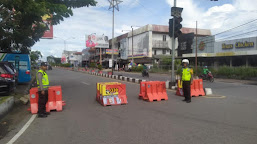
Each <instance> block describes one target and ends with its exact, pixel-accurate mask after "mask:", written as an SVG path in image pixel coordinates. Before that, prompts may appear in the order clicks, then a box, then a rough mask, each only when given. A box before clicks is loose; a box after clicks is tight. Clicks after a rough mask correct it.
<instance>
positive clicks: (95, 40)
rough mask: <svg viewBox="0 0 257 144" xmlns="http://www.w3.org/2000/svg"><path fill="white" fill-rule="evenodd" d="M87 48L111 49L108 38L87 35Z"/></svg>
mask: <svg viewBox="0 0 257 144" xmlns="http://www.w3.org/2000/svg"><path fill="white" fill-rule="evenodd" d="M86 47H87V48H92V47H95V48H109V40H108V36H104V35H102V36H97V35H94V34H91V35H86Z"/></svg>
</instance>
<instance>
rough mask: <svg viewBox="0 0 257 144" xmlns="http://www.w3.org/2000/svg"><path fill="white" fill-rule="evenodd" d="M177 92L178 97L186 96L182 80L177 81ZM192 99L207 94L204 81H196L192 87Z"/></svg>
mask: <svg viewBox="0 0 257 144" xmlns="http://www.w3.org/2000/svg"><path fill="white" fill-rule="evenodd" d="M177 85H178V88H177V91H176V95H178V96H184V94H183V86H182V82H181V81H180V80H177ZM190 93H191V97H193V96H194V97H197V96H204V95H205V92H204V89H203V80H202V79H194V80H193V84H192V85H191V92H190Z"/></svg>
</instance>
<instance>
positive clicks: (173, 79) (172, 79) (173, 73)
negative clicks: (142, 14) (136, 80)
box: [171, 0, 176, 83]
mask: <svg viewBox="0 0 257 144" xmlns="http://www.w3.org/2000/svg"><path fill="white" fill-rule="evenodd" d="M174 7H176V0H174ZM174 33H175V17H174V16H173V32H172V70H171V82H172V83H175V71H174V67H175V66H174V63H175V34H174Z"/></svg>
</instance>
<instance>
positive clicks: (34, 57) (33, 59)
mask: <svg viewBox="0 0 257 144" xmlns="http://www.w3.org/2000/svg"><path fill="white" fill-rule="evenodd" d="M39 58H42V54H41V52H40V51H31V52H30V59H31V62H32V63H36V61H37V60H39Z"/></svg>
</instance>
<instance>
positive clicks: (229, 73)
mask: <svg viewBox="0 0 257 144" xmlns="http://www.w3.org/2000/svg"><path fill="white" fill-rule="evenodd" d="M215 73H216V74H217V76H223V77H226V78H233V79H249V78H252V77H257V68H253V67H227V66H223V67H220V68H219V69H218V70H217V71H216V72H215Z"/></svg>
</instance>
